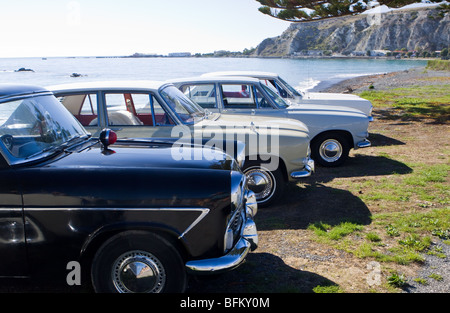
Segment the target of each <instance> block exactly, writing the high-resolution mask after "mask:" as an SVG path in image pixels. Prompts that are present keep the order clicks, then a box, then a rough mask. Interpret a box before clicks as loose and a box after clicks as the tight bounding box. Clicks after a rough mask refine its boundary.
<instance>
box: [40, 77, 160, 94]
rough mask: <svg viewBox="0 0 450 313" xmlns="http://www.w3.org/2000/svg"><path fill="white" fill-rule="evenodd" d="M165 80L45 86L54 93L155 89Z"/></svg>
mask: <svg viewBox="0 0 450 313" xmlns="http://www.w3.org/2000/svg"><path fill="white" fill-rule="evenodd" d="M164 85H167V82H163V81H153V80H120V81H92V82H81V83H71V84H60V85H52V86H47V88H48V89H49V90H51V91H52V92H54V93H57V92H68V91H70V92H76V91H96V90H124V89H133V90H147V91H148V90H153V91H156V90H158V89H159V88H161V87H162V86H164Z"/></svg>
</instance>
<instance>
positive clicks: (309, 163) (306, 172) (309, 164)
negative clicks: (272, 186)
mask: <svg viewBox="0 0 450 313" xmlns="http://www.w3.org/2000/svg"><path fill="white" fill-rule="evenodd" d="M313 172H314V160H313V159H311V158H308V159H307V160H306V164H305V167H304V168H303V170H302V171H295V172H292V173H291V178H293V179H299V178H304V177H308V176H311V174H312V173H313Z"/></svg>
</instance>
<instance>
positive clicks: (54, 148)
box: [25, 134, 90, 160]
mask: <svg viewBox="0 0 450 313" xmlns="http://www.w3.org/2000/svg"><path fill="white" fill-rule="evenodd" d="M89 137H90V135H89V134H87V135H82V136H81V135H77V136H74V137H72V138H70V139H69V140H67V141H66V142H64V143H62V144H61V145H58V146H49V147H47V148H45V149H42V150H40V151H38V152H36V153H33V154H31V155H29V156H27V157H26V158H25V159H26V160H28V159H31V158H34V157H35V156H38V155H40V154H44V153H46V152H51V153H50V155H54V154H60V153H62V152H65V151H66V149H67V148H68V147H69V146H70V145H71V143H73V142H74V141H76V140H78V139H87V138H89Z"/></svg>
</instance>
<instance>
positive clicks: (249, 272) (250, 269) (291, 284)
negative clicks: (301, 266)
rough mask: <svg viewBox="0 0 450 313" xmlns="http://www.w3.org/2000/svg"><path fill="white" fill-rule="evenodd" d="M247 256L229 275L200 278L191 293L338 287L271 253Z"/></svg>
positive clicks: (192, 283)
mask: <svg viewBox="0 0 450 313" xmlns="http://www.w3.org/2000/svg"><path fill="white" fill-rule="evenodd" d="M257 251H258V250H256V251H255V252H252V253H250V254H249V255H248V256H247V260H246V262H245V263H244V264H243V265H241V266H240V267H238V268H237V269H235V270H233V271H231V272H227V273H226V274H221V275H214V276H200V277H198V276H196V277H191V279H190V280H189V285H188V289H187V290H186V292H187V293H311V292H313V288H314V287H317V286H337V285H336V284H335V283H334V282H332V281H330V280H329V279H327V278H325V277H323V276H320V275H317V274H315V273H312V272H307V271H302V270H298V269H295V268H293V267H291V266H289V265H287V264H286V263H284V262H283V260H282V259H281V258H279V257H277V256H275V255H273V254H270V253H258V252H257Z"/></svg>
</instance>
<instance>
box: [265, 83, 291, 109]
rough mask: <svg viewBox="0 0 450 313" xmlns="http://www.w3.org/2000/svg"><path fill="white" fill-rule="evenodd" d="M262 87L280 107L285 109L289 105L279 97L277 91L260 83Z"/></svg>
mask: <svg viewBox="0 0 450 313" xmlns="http://www.w3.org/2000/svg"><path fill="white" fill-rule="evenodd" d="M261 86H262V88H263V89H264V90H265V91H266V92H267V93H268V94H269V96H270V98H272V100H273V101H274V102H275V103H276V105H277V106H278V107H279V108H281V109H285V108H287V107H288V106H289V105H288V104H287V103H286V101H284V99H283V98H281V97H280V95H278V93H277V92H276V91H275V90H273V89H272V88H270V87H268V86H266V85H264V84H261Z"/></svg>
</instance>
